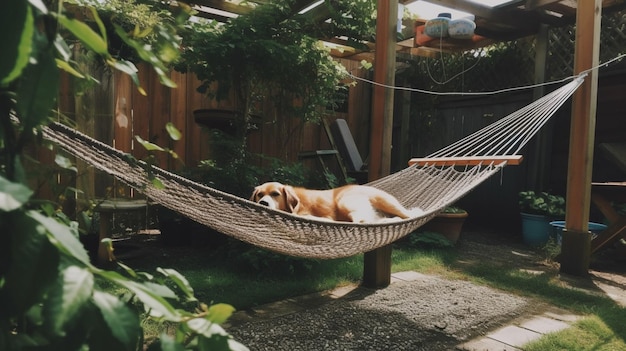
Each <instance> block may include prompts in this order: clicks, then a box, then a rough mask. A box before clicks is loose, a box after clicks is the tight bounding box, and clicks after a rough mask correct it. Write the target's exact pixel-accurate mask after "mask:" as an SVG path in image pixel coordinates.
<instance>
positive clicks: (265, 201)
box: [259, 195, 276, 209]
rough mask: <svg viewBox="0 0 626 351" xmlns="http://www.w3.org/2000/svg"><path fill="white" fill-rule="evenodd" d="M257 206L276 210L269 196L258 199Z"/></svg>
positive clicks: (274, 203)
mask: <svg viewBox="0 0 626 351" xmlns="http://www.w3.org/2000/svg"><path fill="white" fill-rule="evenodd" d="M259 204H261V205H263V206H267V207H269V208H273V209H276V202H275V201H274V199H272V197H271V196H269V195H265V196H263V197H262V198H261V199H259Z"/></svg>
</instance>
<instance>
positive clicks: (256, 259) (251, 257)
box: [226, 239, 320, 276]
mask: <svg viewBox="0 0 626 351" xmlns="http://www.w3.org/2000/svg"><path fill="white" fill-rule="evenodd" d="M226 254H227V257H226V259H227V260H228V261H229V262H233V263H235V264H237V265H239V266H242V267H244V268H245V270H246V271H249V272H256V273H257V274H258V275H260V276H267V275H268V273H270V272H271V274H272V275H275V274H284V275H288V276H291V275H295V274H301V273H306V272H310V271H313V270H314V269H316V268H318V267H319V266H320V261H318V260H314V259H308V258H300V257H293V256H288V255H283V254H279V253H275V252H272V251H269V250H265V249H261V248H258V247H256V246H253V245H249V244H246V243H243V242H241V241H237V240H234V239H231V240H229V241H228V243H227V248H226Z"/></svg>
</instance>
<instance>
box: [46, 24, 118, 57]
mask: <svg viewBox="0 0 626 351" xmlns="http://www.w3.org/2000/svg"><path fill="white" fill-rule="evenodd" d="M58 20H59V23H60V24H61V25H62V26H63V27H65V28H66V29H67V30H69V31H70V32H71V33H72V34H73V35H74V36H75V37H76V38H78V40H80V41H82V42H83V44H85V45H86V46H87V47H88V48H89V49H91V50H93V51H94V52H95V53H97V54H99V55H102V56H108V55H109V51H108V47H107V42H106V40H105V39H104V38H102V37H101V36H100V35H99V34H98V33H96V32H95V31H94V30H93V29H91V27H89V26H88V25H87V24H86V23H85V22H82V21H80V20H77V19H74V18H68V17H66V16H64V15H59V16H58Z"/></svg>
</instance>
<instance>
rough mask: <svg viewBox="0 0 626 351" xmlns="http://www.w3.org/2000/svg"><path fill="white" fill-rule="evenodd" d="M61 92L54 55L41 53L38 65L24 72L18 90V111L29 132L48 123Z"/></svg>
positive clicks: (47, 52) (45, 51) (46, 52)
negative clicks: (47, 120)
mask: <svg viewBox="0 0 626 351" xmlns="http://www.w3.org/2000/svg"><path fill="white" fill-rule="evenodd" d="M58 90H59V70H58V68H57V64H56V61H55V60H54V54H52V53H51V52H50V51H48V50H44V51H42V52H40V55H39V56H38V57H37V60H36V63H33V64H30V65H28V67H26V69H25V70H24V74H23V75H22V79H21V81H20V85H19V88H18V92H17V94H18V97H19V99H18V100H17V105H16V109H17V111H18V113H19V115H20V117H21V120H22V123H24V129H25V130H29V129H30V128H34V127H36V126H38V125H40V124H42V123H44V122H45V121H46V119H47V118H48V115H49V114H50V110H51V109H52V107H53V106H54V103H55V100H56V97H57V95H58Z"/></svg>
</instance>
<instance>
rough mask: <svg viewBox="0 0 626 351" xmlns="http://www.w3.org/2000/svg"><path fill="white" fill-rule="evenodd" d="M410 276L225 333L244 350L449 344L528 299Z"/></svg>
mask: <svg viewBox="0 0 626 351" xmlns="http://www.w3.org/2000/svg"><path fill="white" fill-rule="evenodd" d="M414 278H415V280H412V281H398V282H394V283H392V284H391V285H390V286H389V287H387V288H385V289H380V290H371V289H365V288H361V287H360V288H357V289H355V290H353V291H352V292H350V293H349V294H348V295H346V296H344V297H342V298H340V299H336V300H332V301H331V302H329V303H326V304H323V305H321V306H319V307H316V308H310V309H306V310H304V311H299V312H294V313H291V314H288V315H284V316H281V317H276V318H272V319H264V320H252V321H249V322H246V323H243V324H239V325H237V326H235V327H231V328H229V329H228V331H229V332H230V333H231V334H232V335H233V336H234V337H235V339H236V340H238V341H240V342H242V343H243V344H244V345H246V346H248V347H249V348H250V350H290V351H296V350H311V351H313V350H315V351H319V350H359V351H363V350H412V351H419V350H428V351H437V350H454V349H455V346H456V345H458V344H460V343H462V342H464V341H466V340H467V339H468V338H470V337H474V336H477V335H481V334H484V333H486V332H487V331H489V330H492V329H494V328H495V327H497V326H499V325H501V324H502V323H505V322H508V321H511V320H512V319H515V318H516V317H519V316H520V315H521V314H523V313H524V312H525V311H526V310H528V309H529V308H531V305H532V303H531V302H530V301H529V300H526V299H524V298H521V297H518V296H515V295H510V294H505V293H502V292H499V291H497V290H494V289H491V288H487V287H484V286H478V285H475V284H472V283H470V282H467V281H459V280H454V281H453V280H447V279H443V278H439V277H436V276H428V275H423V274H417V273H415V276H414Z"/></svg>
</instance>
